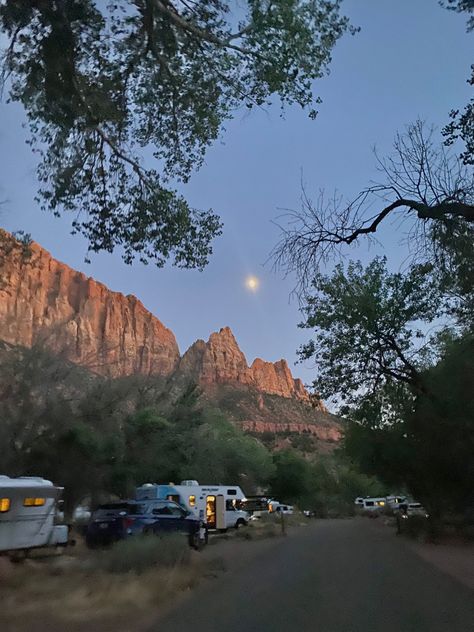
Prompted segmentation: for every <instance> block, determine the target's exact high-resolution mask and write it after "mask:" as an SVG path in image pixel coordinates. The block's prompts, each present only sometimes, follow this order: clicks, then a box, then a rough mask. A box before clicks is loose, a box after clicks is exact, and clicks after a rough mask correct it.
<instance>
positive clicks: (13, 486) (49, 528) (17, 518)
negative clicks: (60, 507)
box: [0, 476, 69, 552]
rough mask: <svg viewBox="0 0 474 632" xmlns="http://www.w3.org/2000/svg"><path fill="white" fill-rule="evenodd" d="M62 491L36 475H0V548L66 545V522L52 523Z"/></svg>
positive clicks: (17, 548)
mask: <svg viewBox="0 0 474 632" xmlns="http://www.w3.org/2000/svg"><path fill="white" fill-rule="evenodd" d="M62 491H63V488H62V487H55V486H54V485H53V483H52V482H51V481H47V480H45V479H44V478H40V477H37V476H21V477H19V478H10V477H9V476H0V552H5V551H18V550H24V551H27V550H29V549H33V548H38V547H45V546H59V545H62V546H65V545H67V542H68V531H69V530H68V527H67V525H56V524H54V522H55V514H56V511H57V503H58V500H59V498H60V496H61V494H62Z"/></svg>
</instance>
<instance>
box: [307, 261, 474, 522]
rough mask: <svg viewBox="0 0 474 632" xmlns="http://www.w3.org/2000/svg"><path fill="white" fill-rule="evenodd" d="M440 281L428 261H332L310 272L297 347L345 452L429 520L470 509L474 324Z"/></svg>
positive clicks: (472, 499) (467, 281)
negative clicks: (338, 417)
mask: <svg viewBox="0 0 474 632" xmlns="http://www.w3.org/2000/svg"><path fill="white" fill-rule="evenodd" d="M459 280H462V282H463V284H465V285H466V287H467V288H468V287H469V289H470V292H471V293H472V286H470V278H469V277H463V276H462V275H458V277H457V278H456V279H455V280H453V282H452V283H453V287H454V288H457V287H458V286H459ZM446 283H447V279H446V278H443V277H441V279H440V277H439V275H438V271H437V270H436V269H433V268H432V267H431V266H427V265H423V266H420V265H416V266H412V267H411V268H410V269H409V270H408V271H406V272H405V273H403V274H402V273H395V274H393V273H389V272H388V271H387V269H386V261H385V260H384V259H375V260H374V261H372V262H371V263H370V264H369V265H368V266H367V267H366V268H363V267H362V265H361V264H360V263H353V262H351V263H349V264H348V265H347V267H346V268H344V267H343V266H342V265H338V266H336V268H335V270H334V272H333V273H332V274H331V275H328V276H324V275H321V274H319V275H317V276H316V279H315V281H314V284H313V292H314V293H313V294H310V295H309V296H308V299H307V303H306V305H305V308H304V309H305V313H306V316H307V318H306V321H305V322H304V323H303V326H304V327H308V328H311V329H313V330H314V337H313V340H311V341H310V342H309V343H308V344H306V345H305V346H303V348H302V349H301V350H300V354H301V357H302V358H305V359H306V358H316V359H317V361H318V370H319V375H318V377H317V379H316V380H315V387H316V388H317V389H318V390H320V391H321V392H322V394H323V395H325V396H332V397H334V398H335V399H336V400H337V401H338V402H339V403H340V404H341V413H342V414H344V415H346V416H347V417H348V419H349V420H350V421H349V426H348V429H347V431H346V435H345V440H344V443H345V450H346V453H347V455H348V456H349V457H350V458H351V459H352V460H353V461H354V462H355V463H356V464H357V466H358V467H360V468H361V470H362V471H363V472H365V473H366V474H367V475H369V476H377V477H378V478H379V479H380V480H381V481H382V482H383V483H384V484H385V485H386V486H387V487H389V488H391V489H392V490H393V489H398V490H400V489H407V490H409V491H410V492H411V493H412V494H413V495H414V496H415V497H416V498H418V499H419V500H421V501H422V502H423V503H424V504H425V505H426V506H427V507H428V508H429V510H430V512H431V513H432V515H433V517H434V518H437V517H439V516H441V515H442V514H444V513H446V512H453V511H454V512H458V513H461V514H463V513H464V514H465V515H466V516H467V514H468V511H469V508H470V507H471V508H473V507H474V504H473V503H474V497H473V496H472V483H471V481H472V471H473V467H474V459H473V456H472V455H473V450H472V446H473V442H474V424H473V421H472V419H473V417H472V409H473V406H474V388H473V386H474V372H473V364H472V357H473V355H472V352H473V351H474V347H473V340H474V339H473V331H474V321H473V318H472V312H471V313H470V314H468V313H467V311H466V312H462V313H461V314H459V313H458V312H457V311H454V312H453V311H452V309H451V306H452V295H451V293H450V292H447V293H446V292H445V290H446Z"/></svg>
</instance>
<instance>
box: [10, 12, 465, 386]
mask: <svg viewBox="0 0 474 632" xmlns="http://www.w3.org/2000/svg"><path fill="white" fill-rule="evenodd" d="M343 10H344V11H345V13H346V14H347V15H349V17H350V18H351V20H352V22H353V24H355V25H356V26H360V27H361V31H360V33H358V34H357V35H355V36H354V37H351V36H346V37H344V38H343V39H342V40H341V41H340V42H339V43H338V44H337V46H336V49H335V51H334V56H333V62H332V64H331V74H330V75H329V76H328V77H327V78H325V79H323V80H320V81H319V82H318V83H317V85H316V92H317V94H319V95H320V96H321V97H322V99H323V104H322V105H321V106H320V108H319V116H318V117H317V119H316V120H315V121H311V120H310V119H309V118H308V117H307V115H306V114H305V113H304V112H302V111H301V110H299V109H296V108H295V109H290V110H288V111H287V112H286V115H285V118H284V119H282V118H281V117H280V109H279V107H278V106H276V107H275V108H274V109H271V110H267V111H258V112H257V111H256V112H253V113H251V114H250V115H248V114H243V113H240V112H238V113H236V116H235V118H234V120H232V121H231V122H229V123H228V124H227V125H226V128H227V129H226V131H225V133H224V134H223V135H222V138H221V139H220V141H219V142H217V143H216V144H215V145H214V147H212V148H211V150H210V151H209V153H208V154H207V158H206V163H205V165H204V166H203V167H202V169H201V170H200V171H199V172H198V173H197V174H195V175H194V177H193V178H192V180H191V182H190V183H189V184H188V185H186V186H185V187H183V188H182V191H183V193H184V194H185V195H186V196H187V198H188V199H189V201H190V202H191V204H192V205H194V206H196V207H198V208H211V207H212V208H213V209H214V210H215V211H217V212H219V213H220V215H221V217H222V219H223V221H224V235H223V236H222V237H221V238H220V239H218V240H217V241H216V242H215V247H214V255H213V257H212V260H211V263H210V264H209V266H208V267H207V268H206V269H205V270H204V272H197V271H183V270H177V269H174V268H171V267H169V268H165V269H157V268H155V267H153V266H151V265H150V266H148V267H146V266H143V265H142V264H140V263H136V264H134V265H133V266H131V267H130V266H126V265H125V264H124V263H123V262H122V259H121V257H120V254H119V253H116V254H114V255H105V254H103V255H96V256H93V258H92V263H91V264H86V263H84V256H85V254H86V244H85V242H84V241H83V240H82V239H81V238H78V237H72V236H71V235H70V234H69V223H68V221H67V220H65V219H59V220H58V219H55V218H53V217H52V216H49V215H48V214H45V213H42V212H40V211H39V209H38V208H37V205H36V204H35V202H34V199H33V198H34V195H35V192H36V189H37V181H36V177H35V157H34V156H33V155H32V153H31V150H30V149H29V147H28V146H26V145H25V143H24V140H25V138H26V132H25V130H24V129H22V123H23V120H24V119H23V114H22V110H21V108H20V107H18V106H16V105H8V104H6V103H2V104H0V113H1V114H0V147H1V153H0V161H1V175H0V198H1V199H5V200H6V203H5V204H4V205H2V207H1V209H0V225H2V226H3V227H5V228H6V229H8V230H18V229H23V230H26V231H27V232H30V233H31V234H32V236H33V238H34V239H35V240H36V241H38V242H39V243H40V244H42V245H43V246H44V247H45V248H47V249H48V250H49V251H50V252H51V253H52V254H53V256H55V257H56V258H57V259H59V260H61V261H64V262H65V263H67V264H68V265H70V266H72V267H74V268H77V269H79V270H82V271H83V272H85V273H86V274H88V275H90V276H93V277H94V278H96V279H97V280H100V281H102V282H103V283H105V284H106V285H108V286H109V287H110V288H111V289H113V290H116V291H120V292H123V293H124V294H135V295H136V296H138V298H139V299H140V300H141V301H142V302H143V303H144V304H145V306H146V307H147V308H148V309H149V310H151V311H152V312H153V313H154V314H155V315H156V316H158V318H160V319H161V320H162V321H163V323H164V324H165V325H167V326H168V327H170V328H171V329H172V330H173V331H174V333H175V335H176V337H177V340H178V344H179V346H180V349H181V351H182V352H184V351H185V350H186V348H187V347H188V346H189V345H190V344H191V343H192V342H193V341H194V340H196V339H197V338H204V339H207V338H208V336H209V334H210V333H211V332H212V331H215V330H217V329H219V328H220V327H223V326H226V325H228V326H230V327H231V328H232V329H233V331H234V333H235V335H236V337H237V340H238V342H239V344H240V347H241V348H242V350H243V351H244V353H245V354H246V356H247V360H248V361H249V363H251V362H252V360H253V359H254V358H255V357H256V356H259V357H262V358H264V359H266V360H272V361H275V360H278V359H280V358H282V357H284V358H286V359H287V360H288V362H289V363H290V366H292V369H293V371H294V374H295V375H297V376H299V377H301V378H302V379H303V381H304V382H305V383H309V382H311V380H312V378H313V376H314V368H312V367H311V366H310V365H297V366H293V363H294V362H295V360H296V349H297V348H298V346H299V345H300V344H301V343H302V342H304V341H305V340H306V339H307V337H308V332H306V331H302V330H299V329H298V328H297V324H298V322H299V321H300V315H299V312H298V305H297V303H296V301H294V300H293V301H291V300H290V298H289V295H290V292H291V290H292V288H293V285H294V280H293V279H283V278H282V277H281V275H278V274H275V273H274V272H273V271H272V270H271V266H269V265H267V266H264V263H265V261H266V260H267V257H268V254H269V252H270V250H271V249H272V247H273V245H274V244H275V242H276V240H277V239H278V230H277V228H276V227H275V225H274V224H273V223H272V220H275V219H276V218H277V217H278V216H279V215H280V214H281V212H282V211H281V209H282V208H297V207H298V204H299V195H300V178H301V172H303V174H304V180H305V182H306V184H307V187H308V190H309V191H312V192H313V193H317V191H318V189H319V188H321V187H323V188H325V189H327V190H328V191H331V190H332V189H334V188H337V189H338V190H339V191H341V192H342V193H344V194H345V195H347V196H351V195H353V194H355V193H357V191H358V190H359V189H360V188H363V187H364V186H365V185H366V184H367V183H368V182H369V181H370V179H371V178H374V177H375V175H376V174H375V170H374V158H373V154H372V147H373V146H374V145H376V146H377V148H378V150H379V151H380V153H382V154H383V153H384V152H387V151H388V150H389V149H390V145H391V141H392V138H393V136H394V134H395V133H396V131H397V130H401V129H402V128H403V126H404V125H406V124H407V123H410V122H412V121H414V120H415V119H416V118H417V117H422V118H424V119H425V120H427V121H428V122H429V123H433V124H436V125H439V126H442V125H443V124H445V123H446V122H447V120H448V113H449V111H450V110H451V109H452V108H453V107H460V106H462V105H464V104H465V103H466V102H467V100H468V99H469V97H470V89H469V86H468V85H467V83H466V79H467V78H468V76H469V74H470V64H471V63H472V62H473V61H474V59H472V52H473V41H474V39H473V36H472V35H468V34H466V32H465V16H460V15H457V14H454V13H452V12H448V11H446V10H445V9H442V8H441V7H439V5H438V3H437V0H416V1H414V0H397V1H396V2H394V1H393V0H392V1H390V0H378V1H376V0H346V1H345V2H343ZM399 238H400V233H398V234H397V236H396V237H394V235H393V231H391V230H390V226H387V228H386V229H385V230H384V231H383V232H382V233H381V241H382V245H381V246H379V247H378V248H373V249H372V250H371V251H370V252H367V249H366V248H365V247H359V248H356V249H354V250H353V256H354V257H360V258H363V259H364V260H367V259H368V258H370V257H372V256H373V255H374V254H376V253H378V252H381V251H384V252H386V253H387V254H388V255H389V256H390V258H391V261H392V262H393V263H394V265H397V262H400V261H402V260H403V258H404V251H403V247H402V246H401V245H400V243H399ZM248 274H254V275H256V276H258V277H259V278H260V279H261V285H260V289H259V291H258V292H257V293H250V292H249V291H248V290H246V289H245V286H244V279H245V277H246V276H247V275H248Z"/></svg>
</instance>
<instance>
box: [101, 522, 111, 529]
mask: <svg viewBox="0 0 474 632" xmlns="http://www.w3.org/2000/svg"><path fill="white" fill-rule="evenodd" d="M108 526H109V523H108V522H101V523H100V525H99V529H107V528H108Z"/></svg>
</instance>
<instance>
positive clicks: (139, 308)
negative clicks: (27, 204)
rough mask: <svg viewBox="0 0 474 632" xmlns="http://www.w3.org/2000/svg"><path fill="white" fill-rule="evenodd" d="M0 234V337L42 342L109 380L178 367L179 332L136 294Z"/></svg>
mask: <svg viewBox="0 0 474 632" xmlns="http://www.w3.org/2000/svg"><path fill="white" fill-rule="evenodd" d="M1 237H2V245H3V248H2V257H1V260H0V279H1V283H0V339H3V340H4V341H6V342H8V343H10V344H14V345H22V346H27V347H31V346H32V345H33V344H35V343H38V342H42V343H43V344H44V345H45V346H46V347H48V348H49V349H51V350H52V351H54V352H56V353H58V354H61V355H62V356H63V357H65V358H66V359H67V360H70V361H72V362H75V363H77V364H80V365H82V366H85V367H87V368H88V369H90V370H91V371H94V372H96V373H99V374H101V375H107V376H111V377H118V376H124V375H131V374H134V373H141V374H157V375H169V374H170V373H172V372H173V371H174V370H175V368H176V366H177V364H178V361H179V350H178V345H177V343H176V339H175V337H174V334H173V333H172V332H171V331H170V330H169V329H167V328H166V327H165V326H164V325H163V324H162V323H161V322H160V321H159V320H158V319H157V318H155V316H153V314H151V313H150V312H149V311H147V310H146V309H145V308H144V306H143V305H142V303H140V301H139V300H138V299H137V298H135V297H134V296H124V295H123V294H120V293H118V292H112V291H111V290H109V289H108V288H107V287H106V286H105V285H103V284H102V283H98V282H97V281H94V279H92V278H90V277H86V275H84V274H82V273H81V272H77V271H75V270H72V269H71V268H69V267H68V266H67V265H65V264H63V263H60V262H59V261H56V260H55V259H53V258H52V257H51V255H50V254H49V253H48V252H47V251H46V250H44V249H43V248H41V247H40V246H39V245H38V244H36V243H33V244H31V245H30V246H29V247H28V250H27V252H26V253H25V252H24V251H23V249H22V248H21V247H20V246H19V245H18V244H16V242H14V241H12V240H11V238H10V237H9V236H8V235H6V234H5V233H3V234H2V235H1ZM5 244H7V246H6V245H5Z"/></svg>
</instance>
